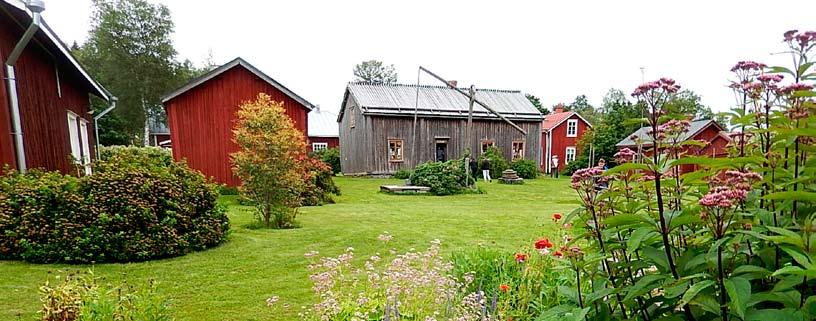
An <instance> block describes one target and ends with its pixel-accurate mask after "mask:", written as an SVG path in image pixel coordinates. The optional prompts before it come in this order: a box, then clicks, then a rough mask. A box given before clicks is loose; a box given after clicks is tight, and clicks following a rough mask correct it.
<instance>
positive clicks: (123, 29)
mask: <svg viewBox="0 0 816 321" xmlns="http://www.w3.org/2000/svg"><path fill="white" fill-rule="evenodd" d="M93 4H94V9H93V16H92V22H91V30H90V33H89V36H88V41H87V42H86V43H84V44H83V45H81V46H75V48H74V50H73V51H74V53H75V55H76V56H77V58H78V59H79V60H80V61H81V62H82V63H83V65H84V66H87V68H88V71H89V73H91V75H92V76H93V77H94V78H96V79H98V80H99V81H100V82H101V83H102V84H104V86H105V87H106V88H107V89H108V90H110V91H111V92H112V93H113V94H114V95H115V96H117V97H118V98H119V101H118V103H117V108H116V109H115V110H114V112H113V113H111V114H110V115H109V116H107V117H105V118H103V119H102V120H101V121H100V126H99V127H100V140H101V143H103V144H111V143H115V144H128V143H132V142H134V141H136V142H141V141H144V139H145V136H146V135H145V127H146V122H147V119H148V117H149V116H151V115H152V116H159V117H161V116H160V115H162V113H161V109H162V108H161V100H160V97H161V95H163V94H165V93H167V92H169V91H170V90H172V89H175V88H177V87H178V86H180V85H181V84H183V83H185V82H186V81H188V80H189V79H191V78H192V77H193V76H195V75H197V74H198V71H197V70H196V69H195V68H194V67H193V65H192V63H190V62H189V61H183V62H178V61H176V54H177V53H176V50H175V49H174V47H173V43H172V38H171V36H172V34H173V28H174V25H173V21H172V19H171V17H170V11H169V10H168V9H167V7H165V6H164V5H161V4H156V5H154V4H151V3H150V2H147V1H145V0H94V2H93ZM106 107H107V106H106V105H105V104H104V103H102V102H100V101H96V102H94V108H95V109H96V110H99V109H104V108H106Z"/></svg>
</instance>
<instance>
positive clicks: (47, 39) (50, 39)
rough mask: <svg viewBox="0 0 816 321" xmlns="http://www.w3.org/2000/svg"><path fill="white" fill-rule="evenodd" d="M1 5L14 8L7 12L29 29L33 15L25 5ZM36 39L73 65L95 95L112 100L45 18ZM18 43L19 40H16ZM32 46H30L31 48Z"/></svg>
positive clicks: (16, 1) (12, 0)
mask: <svg viewBox="0 0 816 321" xmlns="http://www.w3.org/2000/svg"><path fill="white" fill-rule="evenodd" d="M0 3H5V4H8V6H5V7H6V8H13V9H12V10H14V11H15V12H11V10H10V11H7V12H8V13H9V14H14V16H15V18H17V19H23V20H25V21H20V23H23V24H25V26H23V28H27V27H28V24H30V23H31V20H32V19H33V17H32V13H31V12H30V11H29V10H28V9H26V6H25V3H24V2H23V1H19V0H0ZM0 9H2V8H0ZM36 38H37V39H38V40H40V42H41V43H42V44H43V47H45V48H46V50H48V51H49V52H51V54H53V55H55V56H59V57H60V58H62V59H64V61H66V62H68V64H70V65H72V66H73V67H74V69H75V71H76V72H77V73H78V74H79V75H80V76H81V77H82V78H83V79H84V80H85V81H87V83H88V86H89V87H90V88H91V89H92V92H91V93H93V94H94V95H96V96H98V97H99V98H102V99H104V100H110V93H109V92H108V91H107V90H106V89H105V88H104V87H102V85H100V84H99V83H97V82H96V80H94V79H93V78H92V77H91V75H90V74H88V72H87V71H85V68H83V67H82V65H80V64H79V62H78V61H77V60H76V59H75V58H74V56H73V55H72V54H71V51H70V50H68V46H66V45H65V43H63V42H62V40H60V39H59V37H57V34H56V33H55V32H54V30H52V29H51V27H50V26H48V24H47V23H46V22H45V18H42V20H41V23H40V28H39V30H37V33H36ZM14 41H15V42H16V41H17V39H14ZM43 41H44V42H43ZM30 45H32V44H29V46H30Z"/></svg>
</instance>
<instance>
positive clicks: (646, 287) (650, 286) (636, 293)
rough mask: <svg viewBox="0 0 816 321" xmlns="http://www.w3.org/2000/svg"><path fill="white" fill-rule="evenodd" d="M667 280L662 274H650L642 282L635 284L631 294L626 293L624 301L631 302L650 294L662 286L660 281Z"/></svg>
mask: <svg viewBox="0 0 816 321" xmlns="http://www.w3.org/2000/svg"><path fill="white" fill-rule="evenodd" d="M666 278H668V276H666V275H662V274H649V275H646V276H644V277H642V278H640V280H638V281H637V282H635V285H633V286H632V287H631V288H630V289H629V292H628V293H626V297H624V299H623V300H624V301H629V300H632V299H634V298H637V297H640V296H642V295H644V294H646V293H649V292H650V291H652V290H654V289H656V288H658V287H660V286H661V285H662V284H661V283H660V282H659V281H662V280H665V279H666Z"/></svg>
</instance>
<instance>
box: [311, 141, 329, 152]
mask: <svg viewBox="0 0 816 321" xmlns="http://www.w3.org/2000/svg"><path fill="white" fill-rule="evenodd" d="M325 149H329V143H312V151H313V152H316V151H320V150H325Z"/></svg>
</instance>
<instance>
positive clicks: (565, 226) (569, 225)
mask: <svg viewBox="0 0 816 321" xmlns="http://www.w3.org/2000/svg"><path fill="white" fill-rule="evenodd" d="M571 228H572V224H570V223H566V224H564V229H567V230H569V229H571Z"/></svg>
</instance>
